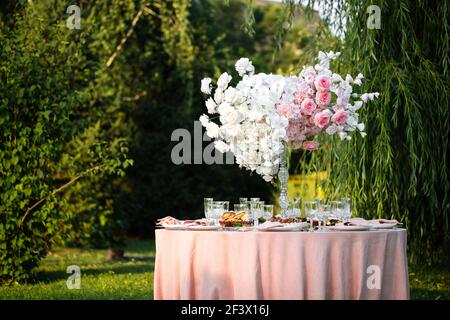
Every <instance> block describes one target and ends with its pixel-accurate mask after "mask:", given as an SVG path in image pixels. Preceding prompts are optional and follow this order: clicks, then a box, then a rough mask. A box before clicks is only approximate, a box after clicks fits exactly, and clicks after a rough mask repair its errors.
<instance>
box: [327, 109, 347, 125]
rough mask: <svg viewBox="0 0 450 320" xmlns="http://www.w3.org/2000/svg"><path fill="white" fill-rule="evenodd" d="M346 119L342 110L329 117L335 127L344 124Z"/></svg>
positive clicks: (345, 113) (345, 114)
mask: <svg viewBox="0 0 450 320" xmlns="http://www.w3.org/2000/svg"><path fill="white" fill-rule="evenodd" d="M347 118H348V114H347V112H345V111H344V110H339V111H338V112H336V113H335V114H334V115H333V116H332V117H331V121H333V122H334V123H336V124H337V125H341V124H344V123H345V120H347Z"/></svg>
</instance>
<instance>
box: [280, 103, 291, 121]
mask: <svg viewBox="0 0 450 320" xmlns="http://www.w3.org/2000/svg"><path fill="white" fill-rule="evenodd" d="M277 113H278V114H279V115H280V116H284V117H286V118H292V117H293V116H294V113H293V112H292V109H291V107H290V106H289V105H287V104H286V103H281V104H279V105H278V106H277Z"/></svg>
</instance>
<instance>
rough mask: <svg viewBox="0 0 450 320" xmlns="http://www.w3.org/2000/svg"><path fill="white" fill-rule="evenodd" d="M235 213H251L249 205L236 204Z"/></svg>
mask: <svg viewBox="0 0 450 320" xmlns="http://www.w3.org/2000/svg"><path fill="white" fill-rule="evenodd" d="M234 212H236V213H240V212H244V213H248V212H249V207H248V204H247V203H245V204H244V203H240V204H235V205H234Z"/></svg>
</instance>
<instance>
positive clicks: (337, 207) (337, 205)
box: [330, 201, 344, 221]
mask: <svg viewBox="0 0 450 320" xmlns="http://www.w3.org/2000/svg"><path fill="white" fill-rule="evenodd" d="M330 207H331V208H330V209H331V218H334V219H337V220H341V221H342V211H343V208H344V206H343V202H342V201H330Z"/></svg>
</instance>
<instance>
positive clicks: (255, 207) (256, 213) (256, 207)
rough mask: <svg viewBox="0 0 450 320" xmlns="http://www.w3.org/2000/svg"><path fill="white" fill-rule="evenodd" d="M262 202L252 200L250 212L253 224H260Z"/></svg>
mask: <svg viewBox="0 0 450 320" xmlns="http://www.w3.org/2000/svg"><path fill="white" fill-rule="evenodd" d="M262 208H263V207H262V203H261V202H260V201H257V202H256V201H255V202H250V213H251V217H252V219H253V225H254V226H257V225H258V224H259V221H258V218H260V216H261V215H262V213H261V212H262Z"/></svg>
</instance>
